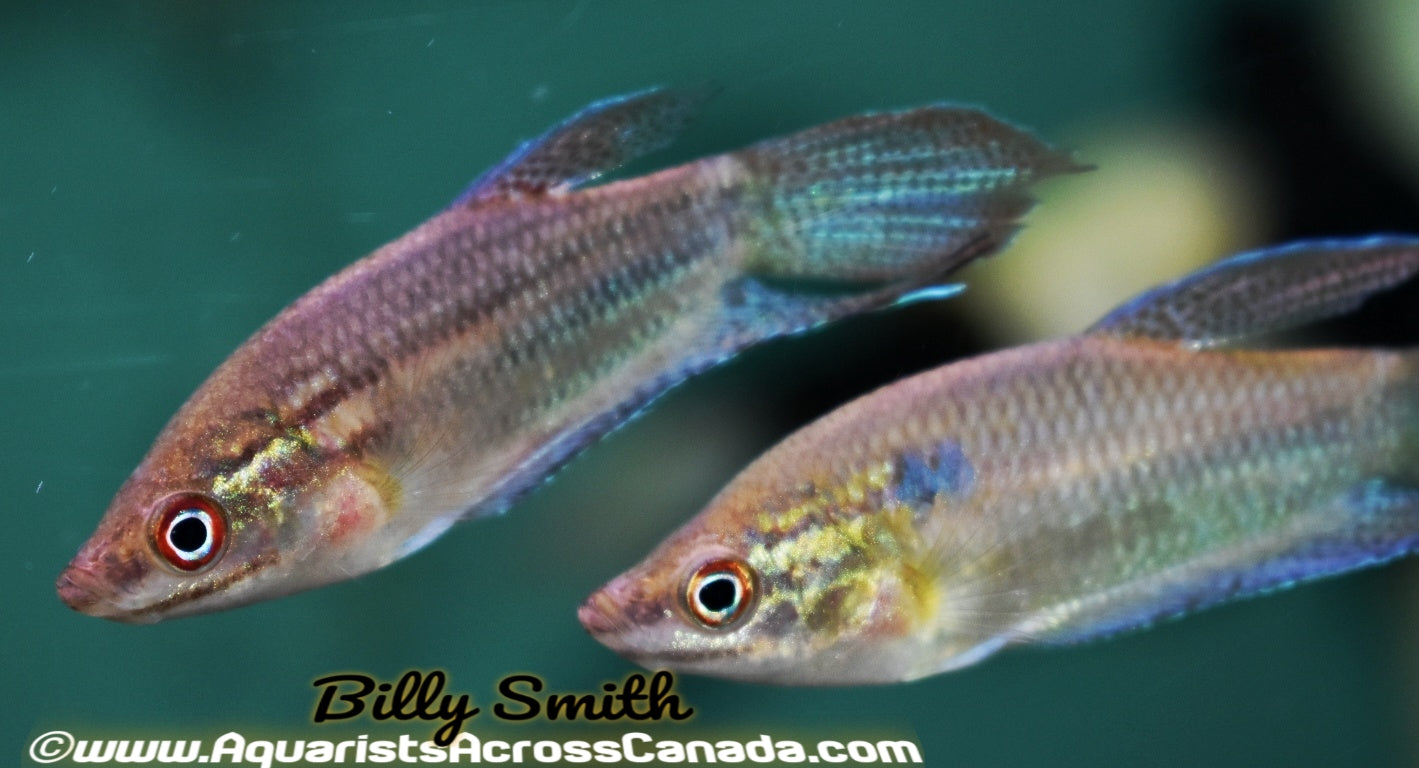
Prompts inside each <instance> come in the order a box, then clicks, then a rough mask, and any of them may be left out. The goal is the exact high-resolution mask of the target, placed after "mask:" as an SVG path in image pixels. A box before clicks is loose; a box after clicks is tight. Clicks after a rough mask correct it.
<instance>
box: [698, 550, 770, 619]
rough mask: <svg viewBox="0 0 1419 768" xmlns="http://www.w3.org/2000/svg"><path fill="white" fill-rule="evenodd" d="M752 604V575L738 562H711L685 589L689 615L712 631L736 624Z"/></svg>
mask: <svg viewBox="0 0 1419 768" xmlns="http://www.w3.org/2000/svg"><path fill="white" fill-rule="evenodd" d="M753 601H754V578H753V575H752V574H751V572H750V571H749V566H747V565H745V564H744V563H742V562H740V561H738V560H711V561H710V562H708V563H705V564H704V565H701V566H700V567H699V568H697V569H695V572H694V573H693V574H691V575H690V580H689V582H688V583H686V585H685V605H686V607H687V608H689V610H690V615H692V616H694V617H695V619H696V620H697V621H699V622H700V623H701V624H703V625H704V626H706V627H708V628H710V629H719V628H721V627H724V626H727V625H729V624H732V623H733V622H735V621H737V620H738V619H739V618H740V617H742V616H743V615H744V614H745V613H747V612H748V610H749V606H750V605H751V604H752V603H753Z"/></svg>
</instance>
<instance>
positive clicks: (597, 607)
mask: <svg viewBox="0 0 1419 768" xmlns="http://www.w3.org/2000/svg"><path fill="white" fill-rule="evenodd" d="M609 587H610V585H609V584H608V585H607V586H605V587H602V588H601V589H598V590H596V591H595V592H593V593H592V594H591V597H588V598H586V602H584V603H582V604H581V607H580V608H577V609H576V617H577V620H578V621H580V622H581V626H582V627H584V628H585V629H586V631H587V632H589V633H590V634H591V636H592V637H595V638H597V639H598V640H602V639H603V638H605V637H606V636H608V635H612V634H615V632H616V631H617V629H618V628H619V627H620V626H621V625H622V624H623V622H621V621H619V620H618V619H617V618H616V617H617V615H618V614H619V613H620V612H619V611H618V610H617V608H616V600H615V598H614V597H612V596H611V595H609V594H607V589H608V588H609ZM603 642H604V640H603Z"/></svg>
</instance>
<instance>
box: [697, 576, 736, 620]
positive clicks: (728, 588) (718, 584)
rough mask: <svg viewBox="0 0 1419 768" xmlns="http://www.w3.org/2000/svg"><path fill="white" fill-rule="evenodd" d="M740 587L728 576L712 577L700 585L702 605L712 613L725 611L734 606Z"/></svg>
mask: <svg viewBox="0 0 1419 768" xmlns="http://www.w3.org/2000/svg"><path fill="white" fill-rule="evenodd" d="M738 595H739V588H738V587H736V586H735V584H734V580H733V579H731V578H728V577H720V578H717V579H710V580H709V581H706V582H705V583H704V584H701V585H700V605H702V606H704V608H705V610H707V611H710V612H711V613H723V612H724V611H727V610H729V609H731V608H733V607H734V601H735V600H736V599H737V598H738Z"/></svg>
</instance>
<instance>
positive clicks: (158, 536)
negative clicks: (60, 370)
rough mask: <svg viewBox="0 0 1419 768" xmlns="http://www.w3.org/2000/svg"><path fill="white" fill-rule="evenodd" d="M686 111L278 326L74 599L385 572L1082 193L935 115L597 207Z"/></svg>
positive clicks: (153, 613)
mask: <svg viewBox="0 0 1419 768" xmlns="http://www.w3.org/2000/svg"><path fill="white" fill-rule="evenodd" d="M699 99H700V96H699V95H698V94H694V93H683V92H675V91H668V90H650V91H645V92H641V93H636V94H632V95H628V96H624V97H621V98H613V99H609V100H605V101H602V102H598V103H596V104H593V105H591V106H590V107H588V108H586V109H584V110H583V111H581V112H580V113H578V114H576V115H574V116H573V117H571V118H570V119H568V120H567V121H565V122H564V123H562V124H561V125H558V126H556V127H554V128H553V129H551V130H550V131H549V132H548V133H547V134H545V135H544V136H542V137H541V138H539V139H537V140H534V141H531V142H528V143H526V144H524V145H523V146H522V147H521V148H519V149H518V150H517V151H516V152H515V153H513V155H512V156H510V157H509V158H508V159H506V160H505V161H503V162H502V163H501V164H500V165H498V166H497V167H495V168H494V169H492V170H491V171H489V172H488V173H486V174H485V175H484V176H482V177H481V178H480V179H479V180H478V181H476V182H475V183H474V184H473V186H472V187H471V188H470V189H469V190H468V191H467V192H466V193H465V194H464V195H463V196H462V197H460V198H459V199H458V200H457V201H455V203H454V204H453V205H452V206H451V207H449V208H448V209H447V210H445V211H443V212H441V213H439V214H438V215H436V216H434V217H433V218H432V219H430V220H428V221H427V222H425V223H423V224H421V225H420V226H418V227H417V228H415V229H414V230H413V231H412V232H410V233H408V234H407V235H405V236H403V237H401V238H400V239H398V240H396V241H394V242H392V243H390V244H388V245H385V246H384V247H382V248H380V249H379V250H377V251H375V252H374V253H373V254H371V255H370V256H368V257H366V258H365V259H362V260H360V261H358V262H356V263H355V264H353V265H352V266H350V267H348V268H347V269H345V270H343V271H342V272H340V273H338V274H336V275H335V276H333V277H331V278H330V279H328V280H326V281H325V282H324V283H322V284H321V285H319V286H318V287H316V288H315V289H313V290H312V291H310V292H309V293H307V294H306V295H304V296H303V297H301V298H300V299H298V300H297V301H296V302H294V303H293V304H292V305H290V306H289V307H287V308H286V309H285V310H284V311H282V312H281V313H280V314H279V315H277V316H276V317H275V318H274V319H273V320H271V321H270V322H268V323H267V324H266V325H265V326H264V327H263V328H261V329H260V330H258V331H257V332H256V334H255V335H254V336H252V337H251V338H250V339H249V340H247V341H246V342H245V343H244V344H243V345H242V346H241V347H239V348H238V349H237V350H236V351H235V352H234V353H233V354H232V356H231V357H230V358H228V359H227V360H226V362H224V363H223V364H222V365H221V366H220V367H219V368H218V369H217V370H216V371H215V372H214V373H213V374H212V375H211V377H210V378H208V380H207V381H206V382H205V383H204V384H203V385H202V386H201V387H200V388H199V389H198V390H197V392H196V393H195V394H193V395H192V397H191V398H190V399H189V400H188V401H187V403H186V404H185V405H183V406H182V408H181V409H180V410H179V411H178V412H177V414H176V415H175V416H173V417H172V419H171V421H170V422H169V423H168V425H167V426H166V427H165V428H164V429H163V431H162V432H161V434H159V435H158V438H157V440H156V442H155V443H154V445H153V446H152V448H151V449H150V451H149V453H148V455H147V456H146V458H144V459H143V461H142V463H140V464H139V465H138V467H137V469H136V470H134V472H133V474H132V475H131V476H130V477H129V478H128V480H127V481H126V482H125V483H124V484H123V486H122V487H121V488H120V489H119V491H118V493H117V495H116V497H115V498H114V499H113V501H112V503H111V504H110V506H109V508H108V511H107V513H106V514H105V515H104V517H103V519H102V520H101V521H100V522H99V525H98V528H97V530H96V531H95V532H94V533H93V535H92V537H91V538H90V539H89V540H88V542H87V543H85V544H84V546H83V547H82V548H81V549H80V550H79V552H78V554H77V555H76V556H75V557H74V559H73V561H72V562H71V563H70V565H69V567H68V568H67V569H66V570H64V572H63V573H62V574H61V575H60V576H59V579H58V583H57V588H58V591H59V595H60V597H61V598H62V599H63V600H64V601H65V602H66V603H68V604H69V605H70V606H72V607H73V608H75V609H77V610H79V611H83V612H85V613H88V614H92V615H95V616H102V617H105V618H111V619H118V620H122V621H131V622H151V621H156V620H159V619H162V618H165V617H169V616H180V615H186V614H193V613H200V612H204V611H212V610H218V609H223V608H229V607H232V606H237V605H241V604H245V603H250V602H252V601H256V600H263V599H267V598H271V597H276V596H279V595H283V594H287V593H290V592H294V591H297V590H302V589H308V588H311V587H316V586H319V585H322V584H328V583H331V582H335V581H340V580H343V579H348V578H351V577H354V576H358V575H360V574H363V573H366V572H369V571H372V570H375V569H377V568H380V567H383V566H385V565H387V564H389V563H391V562H393V561H395V560H398V559H399V558H401V557H404V556H405V555H408V554H410V553H412V552H414V551H415V550H418V549H419V548H421V547H423V546H425V545H426V544H428V543H429V542H431V541H433V540H434V539H435V538H437V537H438V536H439V535H440V534H441V533H443V531H444V530H445V529H447V528H448V527H449V526H450V525H451V524H452V523H453V522H455V521H457V520H459V519H464V518H470V517H478V516H483V515H488V514H493V513H498V512H501V511H503V510H504V509H505V508H506V507H508V505H509V504H511V503H512V502H513V501H514V500H516V499H517V498H518V497H519V496H521V495H522V494H524V493H525V492H527V491H528V490H529V489H531V488H533V487H534V486H536V485H537V484H538V483H540V482H541V481H543V480H544V479H545V478H547V477H548V476H549V475H550V474H552V473H553V472H554V471H555V470H556V469H557V468H558V467H560V466H561V465H562V464H564V463H565V462H566V461H567V460H568V459H569V458H570V457H571V456H573V455H574V454H575V453H576V452H577V451H579V450H580V449H582V448H584V447H585V446H587V445H588V444H590V443H591V442H593V441H594V440H596V439H597V438H598V437H600V436H602V435H604V434H605V433H607V432H608V431H610V430H611V429H613V428H614V427H615V426H617V425H618V424H620V423H622V422H624V421H625V420H626V419H628V418H630V417H631V416H632V415H633V414H634V413H635V412H636V411H637V410H638V409H640V408H642V407H643V406H645V405H646V404H647V403H648V402H649V401H650V400H651V399H653V398H654V397H655V396H656V395H658V394H660V393H662V392H664V391H665V390H666V389H668V388H669V387H671V386H672V385H674V384H676V383H677V382H680V381H682V380H684V379H685V378H687V377H688V376H690V375H692V374H694V373H697V372H699V371H702V370H704V369H706V368H709V367H710V366H712V365H714V364H716V363H718V362H720V361H723V360H725V359H726V358H728V357H730V356H732V355H733V354H734V353H735V352H737V351H739V350H742V349H744V348H745V347H748V346H750V345H752V344H755V343H758V342H761V341H764V340H766V339H770V338H773V337H776V336H783V335H786V334H792V333H797V332H800V331H803V330H806V329H808V328H812V327H814V326H816V325H819V324H821V323H824V322H827V321H830V320H833V319H835V318H840V317H843V316H846V315H851V314H854V313H859V312H863V311H866V310H869V309H873V308H876V307H881V306H885V305H889V304H892V303H894V302H899V301H903V300H908V299H910V298H911V297H913V296H916V297H925V296H933V295H941V294H942V293H943V292H945V291H944V290H943V284H942V280H943V279H944V277H945V276H946V275H947V274H948V273H950V272H951V271H952V270H954V269H956V268H957V267H959V266H961V265H963V264H965V263H967V262H969V261H971V260H972V259H974V258H976V257H979V256H982V255H984V254H987V253H990V252H992V251H994V250H996V249H997V248H999V247H1001V246H1002V245H1003V244H1004V243H1005V242H1006V241H1007V240H1008V239H1009V237H1010V235H1011V233H1012V232H1013V231H1014V230H1015V228H1016V226H1017V222H1018V219H1019V218H1020V217H1021V216H1022V215H1023V214H1024V213H1025V212H1026V211H1027V210H1028V209H1029V207H1030V205H1031V201H1030V198H1029V197H1028V196H1027V194H1026V189H1027V187H1028V186H1029V185H1030V184H1031V183H1032V182H1034V181H1037V180H1039V179H1041V178H1044V177H1047V176H1051V175H1054V174H1059V173H1066V172H1071V171H1077V170H1081V167H1080V166H1078V165H1076V164H1075V163H1074V162H1073V161H1072V160H1071V159H1070V158H1069V157H1067V156H1066V155H1063V154H1060V153H1057V152H1055V151H1053V150H1051V149H1050V148H1049V147H1047V146H1045V145H1044V144H1043V143H1041V142H1040V141H1038V140H1037V139H1035V138H1034V137H1033V136H1031V135H1030V134H1029V133H1027V132H1025V131H1022V130H1020V129H1018V128H1015V127H1012V126H1010V125H1007V124H1005V123H1003V122H1001V121H999V120H996V119H994V118H992V117H990V116H989V115H987V114H985V113H983V112H981V111H979V110H976V109H968V108H959V107H949V106H929V107H924V108H920V109H913V110H907V111H902V112H891V113H882V114H869V115H862V116H858V117H850V118H846V119H843V120H839V121H837V122H833V123H828V124H825V125H822V126H819V127H816V128H811V129H808V130H805V131H803V132H801V133H797V134H794V135H791V136H787V137H784V138H779V139H773V140H769V141H765V142H762V143H759V144H756V145H753V146H751V147H749V148H747V149H743V150H741V151H738V152H733V153H729V154H723V155H718V156H714V157H709V158H706V159H703V160H699V161H697V162H691V163H688V164H685V165H680V166H677V167H673V168H669V169H667V170H662V171H660V172H658V173H652V174H650V175H647V176H642V177H637V178H630V179H625V180H621V181H615V182H612V183H607V184H603V185H600V186H593V187H587V186H586V184H587V183H588V182H590V181H592V180H594V179H596V178H597V177H598V176H600V175H601V174H603V173H605V172H606V171H609V170H611V169H614V168H616V167H617V166H620V165H621V164H623V163H624V162H626V161H628V160H630V159H632V158H635V157H638V156H640V155H643V154H645V153H647V152H649V151H651V150H654V149H658V148H660V147H661V146H663V145H664V144H666V143H667V142H668V141H669V139H670V138H671V136H672V135H673V134H674V133H675V132H676V131H677V130H679V129H680V128H681V127H682V125H683V124H684V123H685V122H686V120H687V118H688V115H689V113H690V111H691V110H692V108H693V107H694V106H695V104H696V102H698V101H699Z"/></svg>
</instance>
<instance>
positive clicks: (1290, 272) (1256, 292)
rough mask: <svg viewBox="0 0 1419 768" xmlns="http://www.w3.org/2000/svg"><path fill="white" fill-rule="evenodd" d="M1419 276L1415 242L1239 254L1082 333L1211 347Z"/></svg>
mask: <svg viewBox="0 0 1419 768" xmlns="http://www.w3.org/2000/svg"><path fill="white" fill-rule="evenodd" d="M1416 272H1419V237H1412V236H1375V237H1367V238H1358V239H1353V240H1312V241H1305V242H1299V243H1292V244H1289V245H1283V246H1278V247H1274V248H1267V249H1263V250H1259V251H1251V252H1249V253H1243V254H1240V255H1237V256H1233V257H1232V258H1229V259H1225V260H1223V261H1221V262H1218V263H1217V264H1214V265H1212V266H1210V267H1207V268H1204V269H1202V270H1199V271H1197V272H1194V273H1193V274H1191V275H1188V276H1187V277H1184V278H1182V279H1180V280H1177V281H1174V282H1172V283H1169V284H1167V285H1163V286H1160V287H1158V288H1154V289H1152V290H1150V291H1147V292H1146V293H1143V294H1142V295H1140V296H1138V297H1136V298H1134V299H1132V300H1130V301H1129V302H1127V303H1126V304H1124V305H1123V306H1121V307H1119V308H1118V309H1115V310H1114V311H1112V312H1110V313H1109V314H1108V315H1107V316H1105V317H1104V319H1102V320H1100V321H1099V322H1097V323H1095V324H1094V325H1093V327H1091V328H1090V329H1089V330H1088V333H1090V334H1105V335H1110V336H1121V337H1126V338H1146V339H1158V340H1164V341H1167V340H1176V341H1178V342H1180V343H1182V344H1184V345H1185V346H1188V347H1193V348H1203V347H1211V346H1216V345H1219V344H1224V343H1226V342H1228V341H1231V340H1234V339H1237V338H1241V337H1244V336H1253V335H1257V334H1262V333H1269V332H1273V331H1281V330H1286V329H1288V328H1294V327H1296V326H1299V325H1302V324H1304V323H1307V322H1310V321H1313V320H1320V319H1323V318H1327V317H1334V316H1336V315H1342V314H1345V313H1346V312H1349V311H1351V310H1353V309H1355V308H1356V307H1358V306H1360V304H1362V303H1363V302H1364V301H1365V300H1366V299H1368V298H1369V297H1370V296H1371V295H1372V294H1375V293H1378V292H1379V291H1383V290H1386V289H1388V288H1392V287H1394V286H1396V285H1399V284H1400V283H1403V282H1404V281H1406V280H1408V279H1409V278H1410V277H1412V276H1414V274H1415V273H1416Z"/></svg>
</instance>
